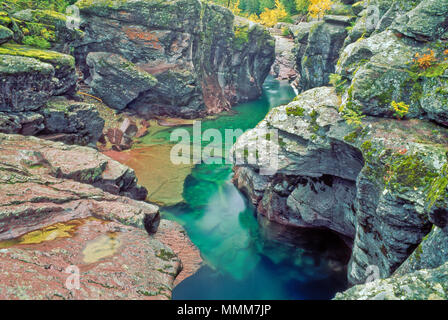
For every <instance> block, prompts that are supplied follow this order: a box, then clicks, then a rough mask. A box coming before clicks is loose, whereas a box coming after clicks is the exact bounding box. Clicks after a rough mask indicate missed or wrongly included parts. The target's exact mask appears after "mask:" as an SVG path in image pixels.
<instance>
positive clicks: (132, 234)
mask: <svg viewBox="0 0 448 320" xmlns="http://www.w3.org/2000/svg"><path fill="white" fill-rule="evenodd" d="M79 222H80V223H81V224H80V225H79V226H77V227H76V229H75V231H74V232H73V231H72V232H73V233H72V234H71V232H70V233H68V236H67V237H64V238H58V239H55V240H52V241H44V242H41V243H38V244H22V245H21V244H19V245H15V246H14V247H9V248H8V247H7V248H4V249H1V250H0V268H1V270H2V273H1V275H0V298H1V299H33V300H34V299H39V300H40V299H51V300H53V299H68V300H78V299H168V298H170V296H171V289H172V287H173V280H174V278H175V277H176V275H177V274H178V273H179V271H180V267H181V265H180V260H179V259H178V258H177V256H176V255H175V254H174V253H173V252H172V250H171V249H170V248H169V247H167V246H166V245H164V244H162V243H161V242H160V241H158V240H156V239H154V238H153V237H149V236H148V234H147V233H146V231H144V230H141V229H138V228H135V227H129V226H124V225H122V224H119V223H116V222H105V221H101V220H92V219H83V220H80V221H79ZM0 246H2V243H1V242H0ZM70 266H71V268H72V269H71V270H77V271H79V289H78V288H76V287H73V286H76V281H71V279H72V278H73V276H74V275H73V274H72V273H70V272H69V271H68V270H67V268H68V267H70ZM74 268H77V269H74ZM66 270H67V271H66ZM69 270H70V269H69ZM69 277H70V278H69ZM67 284H69V286H68V287H67ZM71 285H72V286H71Z"/></svg>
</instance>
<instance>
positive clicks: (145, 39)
mask: <svg viewBox="0 0 448 320" xmlns="http://www.w3.org/2000/svg"><path fill="white" fill-rule="evenodd" d="M77 5H78V7H79V8H80V11H81V17H82V18H83V25H82V28H83V30H85V36H84V37H83V38H82V39H81V40H79V41H78V42H77V43H76V44H75V55H76V57H77V61H79V63H80V67H81V69H82V71H83V73H84V74H85V75H86V77H87V78H88V77H89V75H90V76H91V77H92V79H93V81H92V89H93V91H95V90H97V95H98V96H99V97H100V98H101V99H103V100H104V101H106V102H108V100H107V99H114V100H113V101H109V102H110V103H111V106H112V107H114V105H116V106H117V108H120V109H122V108H124V107H127V108H128V109H132V110H134V111H136V112H137V113H138V114H139V115H140V116H142V117H145V118H149V117H153V116H171V117H182V118H197V117H199V116H205V115H207V114H213V113H218V112H221V111H223V110H227V109H229V108H230V106H231V105H233V104H236V103H238V102H244V101H247V100H250V99H254V98H257V97H258V96H260V95H261V91H262V84H263V82H264V79H265V78H266V76H267V75H268V73H269V69H270V66H271V64H272V63H273V60H274V41H273V38H272V37H271V36H270V35H269V33H268V32H267V31H266V30H265V29H264V28H263V27H261V26H260V25H257V24H253V23H251V22H248V21H246V20H244V19H235V18H234V16H233V15H232V13H231V12H230V10H228V9H226V8H223V7H220V6H217V5H213V4H208V3H203V2H198V1H194V0H176V1H170V2H160V1H143V0H139V1H113V2H110V1H96V2H94V3H92V2H91V1H84V0H82V1H79V2H78V3H77ZM94 52H108V53H111V54H116V55H119V56H121V57H120V59H126V60H128V61H130V62H132V63H133V64H134V65H135V66H136V67H131V69H132V70H133V71H131V72H130V71H126V70H121V69H122V68H121V67H118V68H111V70H112V71H109V73H105V74H104V75H100V76H101V77H102V80H101V84H99V80H98V81H96V80H95V78H98V71H97V70H96V69H95V70H90V68H89V66H88V64H89V63H90V65H91V66H92V64H91V62H92V61H91V60H92V58H89V59H87V57H88V55H89V54H90V53H94ZM94 64H95V63H94ZM95 65H98V64H97V63H96V64H95ZM135 68H139V70H143V71H144V72H146V73H148V74H151V75H152V76H154V77H155V78H157V81H158V82H157V85H155V86H152V87H151V88H147V87H146V86H145V85H143V86H137V88H138V90H136V91H135V92H134V91H130V92H129V93H126V92H127V91H128V89H129V87H127V90H122V92H117V91H115V89H114V88H112V89H114V90H109V91H108V90H106V88H107V86H116V85H120V83H121V81H123V82H124V83H126V81H129V79H133V78H132V76H133V75H135V70H136V69H135ZM90 71H92V72H93V74H91V72H90ZM104 71H106V70H104ZM139 79H140V78H139ZM139 81H140V80H139ZM137 83H140V82H137ZM142 83H143V84H146V82H145V81H143V82H142ZM101 87H103V88H104V90H103V91H101V89H99V88H101ZM117 88H118V87H117ZM120 95H121V96H120Z"/></svg>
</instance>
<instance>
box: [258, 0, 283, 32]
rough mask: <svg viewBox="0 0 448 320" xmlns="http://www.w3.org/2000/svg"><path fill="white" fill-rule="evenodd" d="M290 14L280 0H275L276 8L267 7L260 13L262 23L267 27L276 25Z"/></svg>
mask: <svg viewBox="0 0 448 320" xmlns="http://www.w3.org/2000/svg"><path fill="white" fill-rule="evenodd" d="M287 16H288V13H287V12H286V9H285V6H284V5H283V3H281V2H280V0H275V8H274V9H267V8H266V9H265V11H264V12H262V13H261V14H260V20H261V23H262V24H263V25H265V26H267V27H273V26H275V25H276V24H277V23H278V22H279V21H280V20H281V19H284V18H286V17H287Z"/></svg>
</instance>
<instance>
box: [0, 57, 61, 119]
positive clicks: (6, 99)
mask: <svg viewBox="0 0 448 320" xmlns="http://www.w3.org/2000/svg"><path fill="white" fill-rule="evenodd" d="M0 52H1V51H0ZM0 76H1V83H0V111H3V112H22V111H32V110H37V109H39V108H40V107H41V106H42V105H44V104H45V102H46V100H47V99H48V98H49V97H50V96H51V95H52V94H53V92H54V82H53V78H54V68H53V66H52V65H51V64H48V63H44V62H41V61H39V60H37V59H33V58H28V57H21V56H13V55H4V54H1V53H0Z"/></svg>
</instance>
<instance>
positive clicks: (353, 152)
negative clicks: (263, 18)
mask: <svg viewBox="0 0 448 320" xmlns="http://www.w3.org/2000/svg"><path fill="white" fill-rule="evenodd" d="M345 3H346V5H345V8H346V9H348V10H349V14H344V15H341V16H337V17H335V16H327V17H325V18H324V19H323V21H320V22H311V23H310V22H307V23H302V24H298V25H296V26H291V27H290V30H291V31H292V32H294V30H296V31H295V32H296V36H295V37H296V38H295V39H296V43H297V46H296V48H297V49H296V53H297V61H299V62H300V63H298V64H296V69H297V70H298V71H299V75H300V78H299V86H298V88H299V90H300V91H301V92H302V93H301V94H299V95H298V96H297V97H296V98H295V99H294V101H293V102H291V103H290V104H287V105H284V106H280V107H277V108H274V109H273V110H272V111H271V112H270V113H269V114H268V115H267V116H266V118H265V119H264V120H263V121H262V122H261V123H260V124H258V126H257V128H256V129H277V130H278V135H279V137H278V142H277V143H278V146H279V169H278V171H277V173H276V174H275V175H274V176H263V175H260V173H259V169H260V166H259V165H253V164H246V165H243V166H237V167H236V168H235V170H234V171H235V178H234V182H235V184H236V185H237V186H238V188H240V189H241V190H243V191H244V192H245V193H246V194H247V195H248V196H249V198H250V199H251V201H252V203H253V204H254V205H255V206H257V209H258V210H257V211H258V214H260V215H263V216H265V217H266V218H267V219H269V220H271V221H275V222H279V223H282V224H285V225H292V226H298V227H305V228H328V229H331V230H333V231H335V232H336V233H338V234H340V235H341V236H343V237H344V239H345V240H346V242H347V243H349V244H350V245H351V247H352V254H351V258H350V262H349V265H348V272H347V276H348V280H349V282H350V284H351V285H355V286H354V287H353V288H351V289H349V290H348V291H347V292H345V293H342V294H338V295H337V296H336V298H337V299H428V298H429V299H446V294H447V292H448V291H447V282H446V280H445V277H446V271H445V269H444V268H445V263H446V262H447V260H446V254H445V247H446V230H445V229H446V228H445V227H446V218H447V214H448V211H447V209H446V208H447V207H448V202H447V201H448V200H447V199H448V198H447V195H448V192H447V191H448V190H447V183H446V181H447V176H446V174H447V171H446V170H447V169H446V168H447V166H448V164H447V163H448V157H447V155H448V153H447V151H448V144H447V143H448V131H447V128H446V125H447V123H446V120H445V115H446V110H447V107H446V101H447V100H446V98H447V96H446V92H445V90H444V88H445V86H446V78H447V74H446V66H447V64H446V60H447V59H446V55H447V52H448V51H447V50H446V49H447V44H446V32H447V28H448V25H447V17H448V11H447V9H448V2H447V1H437V0H429V1H376V2H372V1H371V2H370V3H367V2H357V3H353V4H352V5H350V3H349V2H348V1H346V2H345ZM370 5H376V6H377V7H376V8H377V9H378V16H377V20H376V22H375V24H374V25H372V26H370V25H368V24H366V20H368V19H369V18H371V17H370V16H369V14H370V11H371V10H370V8H369V6H370ZM350 10H351V11H350ZM350 21H351V22H352V23H351V26H350V27H349V28H340V29H339V32H338V31H336V29H337V27H335V26H333V25H334V24H337V25H344V24H345V25H347V23H348V22H350ZM321 29H326V30H327V31H325V32H322V31H320V30H321ZM328 30H331V31H328ZM360 30H361V31H360ZM314 38H315V39H318V38H321V40H319V43H320V46H316V45H315V44H313V41H314V40H313V39H314ZM322 43H324V44H325V43H328V44H329V47H328V48H331V50H330V51H331V52H330V51H329V50H328V49H326V48H327V47H326V46H325V45H324V44H322ZM421 57H426V59H430V60H431V62H430V63H429V64H428V65H423V64H424V60H421V59H420V58H421ZM309 61H313V62H312V63H309V64H308V62H309ZM316 71H317V72H316ZM327 74H331V75H328V77H327ZM316 75H317V76H316ZM330 82H331V84H332V85H333V86H329V84H330ZM400 103H401V106H403V105H404V106H406V108H405V109H406V110H405V112H404V113H402V114H399V113H398V112H397V109H398V108H397V105H399V104H400ZM394 106H395V107H394ZM259 132H260V131H259V130H258V131H257V130H252V131H250V130H249V131H248V132H246V133H245V134H244V135H243V136H242V137H241V138H240V140H239V142H237V144H236V145H235V147H234V148H235V150H244V149H245V148H247V144H249V145H251V144H255V143H257V141H259V140H260V139H261V140H266V141H267V143H276V142H273V141H271V140H270V137H268V136H264V135H260V134H259ZM261 132H263V131H261ZM246 150H247V149H246ZM249 150H250V149H249ZM381 279H385V280H381ZM366 282H367V284H364V283H366Z"/></svg>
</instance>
